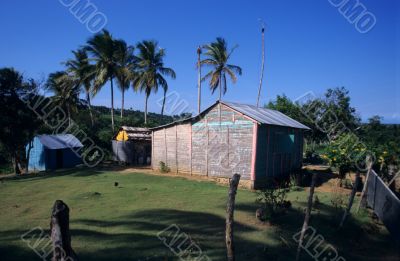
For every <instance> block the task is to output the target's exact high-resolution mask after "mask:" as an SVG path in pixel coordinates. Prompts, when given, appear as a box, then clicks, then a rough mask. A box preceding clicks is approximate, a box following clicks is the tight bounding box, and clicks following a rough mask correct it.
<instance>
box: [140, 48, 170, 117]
mask: <svg viewBox="0 0 400 261" xmlns="http://www.w3.org/2000/svg"><path fill="white" fill-rule="evenodd" d="M157 45H158V43H157V42H156V41H142V42H140V43H138V44H137V46H136V48H137V49H138V50H139V54H138V56H137V70H136V75H135V78H134V80H133V87H134V89H135V90H140V91H143V92H144V93H145V109H144V122H145V124H146V123H147V102H148V99H149V96H150V93H151V92H155V93H156V92H157V91H158V88H159V87H160V86H161V87H162V88H163V91H164V99H163V105H162V108H161V115H163V114H164V106H165V99H166V93H167V91H168V82H167V80H165V78H164V76H169V77H171V78H172V79H175V78H176V74H175V71H174V70H172V69H171V68H168V67H164V61H163V60H164V57H165V49H162V48H159V47H158V46H157Z"/></svg>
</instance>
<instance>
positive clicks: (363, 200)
mask: <svg viewBox="0 0 400 261" xmlns="http://www.w3.org/2000/svg"><path fill="white" fill-rule="evenodd" d="M365 161H366V164H367V175H366V177H365V181H364V186H363V190H362V191H361V197H360V202H358V207H357V213H358V212H359V211H360V207H361V205H365V192H366V191H367V184H368V180H369V174H370V172H371V169H372V164H373V162H372V160H371V157H369V156H367V158H366V160H365Z"/></svg>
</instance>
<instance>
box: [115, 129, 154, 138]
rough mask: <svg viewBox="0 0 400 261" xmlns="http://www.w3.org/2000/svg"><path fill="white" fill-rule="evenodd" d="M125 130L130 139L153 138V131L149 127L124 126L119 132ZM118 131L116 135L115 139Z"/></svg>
mask: <svg viewBox="0 0 400 261" xmlns="http://www.w3.org/2000/svg"><path fill="white" fill-rule="evenodd" d="M121 130H124V131H125V132H126V134H127V135H128V140H151V131H150V130H149V129H148V128H140V127H129V126H122V127H121V128H120V129H119V131H118V132H120V131H121ZM117 135H118V133H117V134H116V135H115V136H114V139H115V138H116V136H117Z"/></svg>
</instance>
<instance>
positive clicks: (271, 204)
mask: <svg viewBox="0 0 400 261" xmlns="http://www.w3.org/2000/svg"><path fill="white" fill-rule="evenodd" d="M288 191H289V188H287V187H286V186H285V185H284V183H283V182H279V181H276V180H272V179H271V180H269V181H268V182H267V187H266V188H264V189H262V190H260V191H259V192H258V193H257V199H256V202H257V203H258V204H260V205H261V209H263V210H264V211H259V212H258V215H260V213H262V215H264V216H263V217H260V220H263V221H265V220H269V221H272V220H273V218H274V217H275V216H276V215H277V214H278V213H279V212H281V211H282V210H284V209H286V208H290V206H291V203H290V201H287V200H286V197H287V192H288Z"/></svg>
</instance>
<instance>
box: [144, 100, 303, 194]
mask: <svg viewBox="0 0 400 261" xmlns="http://www.w3.org/2000/svg"><path fill="white" fill-rule="evenodd" d="M308 129H309V128H308V127H307V126H305V125H303V124H301V123H299V122H297V121H295V120H293V119H291V118H290V117H288V116H286V115H284V114H283V113H281V112H278V111H275V110H270V109H265V108H257V107H256V106H252V105H245V104H240V103H232V102H224V101H220V102H216V103H215V104H213V105H212V106H210V107H209V108H207V109H206V110H204V111H203V112H202V113H200V114H199V115H197V116H195V117H192V118H189V119H185V120H181V121H177V122H174V123H171V124H167V125H164V126H159V127H156V128H152V129H151V130H152V167H153V169H158V168H159V164H160V162H163V163H165V164H166V165H167V166H168V167H169V168H170V170H171V171H172V172H176V173H181V174H186V175H201V176H207V177H210V178H218V179H220V178H222V179H227V178H230V177H231V176H232V175H233V174H234V173H238V174H240V175H241V176H242V178H241V179H242V183H245V184H244V185H246V186H248V187H251V188H260V187H262V186H263V185H264V184H265V182H266V180H267V179H268V178H269V177H275V178H284V177H287V176H288V175H289V174H290V172H292V171H295V170H297V169H300V168H301V166H302V157H303V132H304V131H305V130H308Z"/></svg>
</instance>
